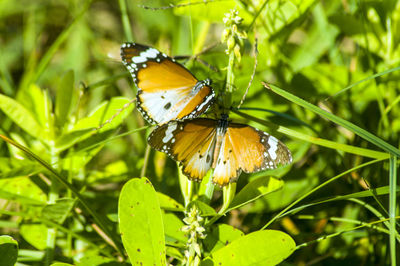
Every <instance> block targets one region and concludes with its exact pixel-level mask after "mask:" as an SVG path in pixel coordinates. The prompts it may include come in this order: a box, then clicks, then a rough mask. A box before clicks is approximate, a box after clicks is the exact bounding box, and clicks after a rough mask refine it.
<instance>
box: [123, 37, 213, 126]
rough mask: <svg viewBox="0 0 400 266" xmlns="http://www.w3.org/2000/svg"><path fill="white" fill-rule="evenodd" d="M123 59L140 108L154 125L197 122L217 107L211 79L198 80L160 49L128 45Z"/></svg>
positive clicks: (126, 44) (124, 45) (124, 50)
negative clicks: (135, 87) (187, 121)
mask: <svg viewBox="0 0 400 266" xmlns="http://www.w3.org/2000/svg"><path fill="white" fill-rule="evenodd" d="M121 57H122V62H123V63H124V64H125V66H126V67H127V69H128V70H129V72H130V73H131V75H132V78H133V81H134V82H135V84H136V86H137V88H138V93H137V96H136V98H137V108H138V110H139V111H140V112H141V113H142V115H143V117H144V118H145V119H146V120H147V121H149V122H150V123H153V124H165V123H167V122H168V121H170V120H183V119H191V118H195V117H197V116H199V115H201V114H202V113H204V112H206V111H207V110H208V108H209V107H210V105H211V104H212V103H213V100H214V96H215V94H214V91H213V89H212V88H211V80H210V79H205V80H202V81H199V80H197V79H196V77H195V76H194V75H193V74H192V73H190V71H189V70H187V69H186V68H185V67H183V66H182V65H180V64H179V63H177V62H175V60H174V59H172V58H170V57H168V56H167V55H166V54H164V53H161V52H160V51H158V50H157V49H155V48H152V47H148V46H145V45H141V44H137V43H125V44H123V45H122V46H121Z"/></svg>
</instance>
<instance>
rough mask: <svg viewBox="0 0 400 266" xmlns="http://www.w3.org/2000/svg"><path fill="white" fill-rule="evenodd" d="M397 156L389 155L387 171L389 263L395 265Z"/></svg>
mask: <svg viewBox="0 0 400 266" xmlns="http://www.w3.org/2000/svg"><path fill="white" fill-rule="evenodd" d="M396 161H397V156H396V155H391V156H390V159H389V162H390V166H389V167H390V170H389V187H390V193H389V224H390V228H389V229H390V236H389V241H390V261H391V264H392V265H396V234H397V232H396V181H397V180H396V179H397V164H396Z"/></svg>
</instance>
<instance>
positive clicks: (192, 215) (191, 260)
mask: <svg viewBox="0 0 400 266" xmlns="http://www.w3.org/2000/svg"><path fill="white" fill-rule="evenodd" d="M185 216H186V217H185V218H184V219H183V222H184V223H185V224H186V225H185V226H183V227H182V229H181V230H182V231H183V232H185V233H186V234H188V242H187V244H186V245H187V249H186V250H185V259H184V261H183V264H186V265H199V264H200V259H201V249H200V244H199V243H198V240H199V239H204V238H205V237H206V235H205V234H204V231H205V229H204V227H203V226H202V225H201V223H202V222H203V220H204V219H203V218H202V217H201V216H200V212H199V210H198V209H197V208H196V207H192V208H191V209H190V211H189V212H185Z"/></svg>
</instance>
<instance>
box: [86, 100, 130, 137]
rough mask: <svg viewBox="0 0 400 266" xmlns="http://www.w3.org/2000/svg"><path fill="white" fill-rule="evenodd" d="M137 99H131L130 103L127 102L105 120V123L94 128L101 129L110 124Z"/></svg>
mask: <svg viewBox="0 0 400 266" xmlns="http://www.w3.org/2000/svg"><path fill="white" fill-rule="evenodd" d="M135 101H136V98H134V99H133V100H131V101H129V102H128V103H126V104H125V105H124V106H122V108H120V109H118V110H117V112H116V113H115V114H114V115H113V116H112V117H111V118H110V119H108V120H107V121H105V122H104V123H103V124H101V125H100V126H98V127H97V128H95V129H94V130H100V129H102V128H103V127H104V126H105V125H107V124H110V123H111V122H112V121H113V120H114V118H116V117H117V116H118V115H119V114H120V113H122V112H123V111H124V110H126V109H127V108H128V107H129V106H131V104H133V103H134V102H135Z"/></svg>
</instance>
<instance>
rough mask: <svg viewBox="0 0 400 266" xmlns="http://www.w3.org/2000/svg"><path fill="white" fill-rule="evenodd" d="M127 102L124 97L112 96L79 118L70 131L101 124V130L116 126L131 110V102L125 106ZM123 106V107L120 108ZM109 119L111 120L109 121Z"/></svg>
mask: <svg viewBox="0 0 400 266" xmlns="http://www.w3.org/2000/svg"><path fill="white" fill-rule="evenodd" d="M129 103H130V100H129V99H127V98H124V97H114V98H112V99H111V100H110V101H106V102H103V103H101V104H100V105H98V106H97V107H96V109H95V110H94V111H93V112H92V113H90V114H89V115H88V116H87V117H85V118H83V119H81V120H79V121H78V122H77V123H76V125H75V126H74V128H73V130H72V131H75V130H82V129H88V128H97V127H99V126H101V125H103V127H102V128H101V129H100V131H101V132H102V131H105V130H109V129H113V128H116V127H117V126H119V125H120V124H121V123H122V121H123V120H124V118H125V117H126V116H128V115H129V114H130V112H131V111H132V110H133V104H130V105H129V106H126V104H129ZM125 107H126V108H125ZM123 108H125V109H124V110H122V109H123ZM121 110H122V111H121ZM110 119H112V121H109V120H110Z"/></svg>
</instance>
